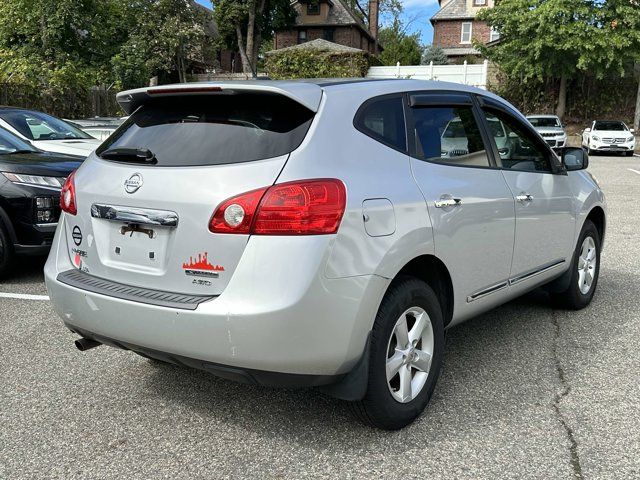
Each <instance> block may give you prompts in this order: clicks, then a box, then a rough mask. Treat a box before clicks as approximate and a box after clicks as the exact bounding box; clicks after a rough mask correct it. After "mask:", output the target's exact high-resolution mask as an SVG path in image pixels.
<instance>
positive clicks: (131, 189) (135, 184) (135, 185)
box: [124, 173, 143, 193]
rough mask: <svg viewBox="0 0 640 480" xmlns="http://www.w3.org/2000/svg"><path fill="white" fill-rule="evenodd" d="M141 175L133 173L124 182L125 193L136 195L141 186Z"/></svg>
mask: <svg viewBox="0 0 640 480" xmlns="http://www.w3.org/2000/svg"><path fill="white" fill-rule="evenodd" d="M142 183H143V182H142V175H140V174H139V173H134V174H133V175H131V176H130V177H129V178H127V179H126V180H125V181H124V190H125V192H127V193H136V192H137V191H138V190H139V189H140V187H141V186H142Z"/></svg>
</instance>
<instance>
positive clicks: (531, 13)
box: [476, 0, 640, 117]
mask: <svg viewBox="0 0 640 480" xmlns="http://www.w3.org/2000/svg"><path fill="white" fill-rule="evenodd" d="M636 1H637V0H607V1H606V2H602V1H601V0H562V1H556V0H501V1H500V2H498V3H497V4H496V6H495V7H494V8H491V9H484V10H482V11H481V12H480V14H479V16H478V19H480V20H485V21H486V22H487V23H488V24H489V25H490V26H492V27H493V28H495V29H497V30H498V31H499V32H500V42H499V43H498V44H497V45H494V46H491V47H487V46H485V45H482V44H479V43H477V42H476V46H477V47H478V48H479V49H480V51H481V53H482V54H483V55H484V56H486V57H487V58H489V59H490V60H493V61H495V62H496V63H497V64H499V65H500V67H501V68H502V69H503V70H504V71H505V72H506V73H507V74H509V75H514V76H517V77H519V78H520V79H521V80H522V81H523V82H525V83H526V82H527V81H529V80H533V79H537V80H543V79H546V78H557V79H559V80H560V90H559V94H558V103H557V108H556V113H557V114H558V116H560V117H563V116H564V114H565V108H566V98H567V84H568V81H569V80H571V79H573V78H575V77H576V76H577V75H578V74H586V73H588V74H591V75H593V76H595V77H597V78H603V77H604V76H605V75H610V74H611V73H612V72H618V73H619V74H623V73H624V71H625V69H626V68H628V64H629V62H630V59H631V57H632V56H636V58H637V55H638V53H637V52H638V49H639V48H640V40H639V39H638V38H639V36H640V34H639V33H638V32H639V31H640V20H638V16H639V15H640V12H639V9H638V6H637V5H633V3H634V2H636ZM633 29H635V31H634V30H633Z"/></svg>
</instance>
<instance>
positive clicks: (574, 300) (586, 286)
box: [554, 220, 600, 310]
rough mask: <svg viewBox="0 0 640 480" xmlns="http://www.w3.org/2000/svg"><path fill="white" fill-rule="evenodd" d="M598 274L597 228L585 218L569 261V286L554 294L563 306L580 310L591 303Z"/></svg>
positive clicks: (598, 247)
mask: <svg viewBox="0 0 640 480" xmlns="http://www.w3.org/2000/svg"><path fill="white" fill-rule="evenodd" d="M599 274H600V235H599V233H598V229H597V228H596V226H595V225H594V224H593V222H591V220H587V221H586V222H584V226H583V227H582V231H581V232H580V237H579V238H578V244H577V245H576V250H575V252H574V254H573V260H572V262H571V280H570V282H569V287H568V288H567V289H566V290H565V291H564V292H561V293H557V294H554V297H555V300H556V301H557V302H558V303H559V304H560V305H561V306H563V307H566V308H569V309H572V310H580V309H582V308H584V307H586V306H587V305H589V304H590V303H591V299H592V298H593V294H594V293H595V291H596V287H597V285H598V276H599Z"/></svg>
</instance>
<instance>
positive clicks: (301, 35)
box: [298, 30, 308, 43]
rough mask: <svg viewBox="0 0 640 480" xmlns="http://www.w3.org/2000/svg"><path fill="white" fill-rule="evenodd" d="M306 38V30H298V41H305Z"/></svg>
mask: <svg viewBox="0 0 640 480" xmlns="http://www.w3.org/2000/svg"><path fill="white" fill-rule="evenodd" d="M307 40H308V39H307V31H306V30H298V43H305V42H306V41H307Z"/></svg>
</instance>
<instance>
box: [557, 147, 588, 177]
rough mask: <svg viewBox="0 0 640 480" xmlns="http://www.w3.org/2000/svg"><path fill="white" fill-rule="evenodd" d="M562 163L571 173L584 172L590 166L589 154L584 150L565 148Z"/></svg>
mask: <svg viewBox="0 0 640 480" xmlns="http://www.w3.org/2000/svg"><path fill="white" fill-rule="evenodd" d="M562 163H563V164H564V166H565V167H566V169H567V171H569V172H571V171H575V170H584V169H586V168H587V167H588V166H589V154H588V153H587V151H586V150H585V149H583V148H575V147H565V148H563V149H562Z"/></svg>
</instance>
